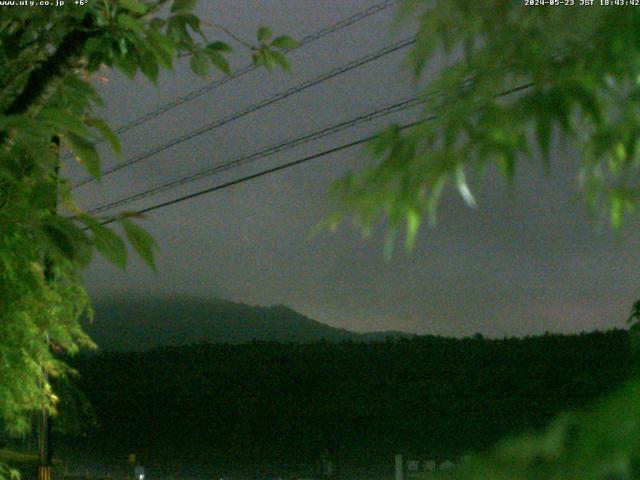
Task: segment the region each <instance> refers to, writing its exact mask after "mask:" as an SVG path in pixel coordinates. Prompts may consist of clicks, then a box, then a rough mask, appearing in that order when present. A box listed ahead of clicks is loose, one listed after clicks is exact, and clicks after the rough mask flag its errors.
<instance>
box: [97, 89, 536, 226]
mask: <svg viewBox="0 0 640 480" xmlns="http://www.w3.org/2000/svg"><path fill="white" fill-rule="evenodd" d="M532 86H533V83H526V84H522V85H519V86H516V87H514V88H511V89H508V90H505V91H503V92H501V93H499V94H498V95H496V97H503V96H506V95H511V94H513V93H517V92H520V91H523V90H527V89H529V88H531V87H532ZM437 117H438V115H430V116H429V117H427V118H424V119H422V120H417V121H413V122H410V123H405V124H403V125H400V126H399V129H400V130H406V129H408V128H411V127H414V126H416V125H419V124H421V123H425V122H429V121H432V120H435V119H436V118H437ZM377 137H378V134H373V135H368V136H366V137H361V138H359V139H358V140H355V141H352V142H348V143H344V144H342V145H339V146H337V147H333V148H330V149H327V150H324V151H322V152H319V153H315V154H311V155H308V156H305V157H303V158H300V159H298V160H294V161H292V162H287V163H284V164H282V165H278V166H276V167H272V168H268V169H265V170H262V171H260V172H257V173H254V174H251V175H246V176H243V177H240V178H238V179H236V180H231V181H229V182H225V183H222V184H219V185H215V186H213V187H208V188H205V189H203V190H199V191H197V192H194V193H190V194H187V195H183V196H181V197H178V198H175V199H173V200H168V201H166V202H162V203H157V204H155V205H151V206H149V207H146V208H143V209H141V210H137V211H136V213H137V214H139V215H144V214H145V213H149V212H152V211H154V210H158V209H160V208H164V207H168V206H170V205H175V204H176V203H180V202H184V201H186V200H191V199H192V198H197V197H199V196H201V195H205V194H207V193H212V192H215V191H218V190H222V189H224V188H228V187H232V186H234V185H238V184H240V183H244V182H247V181H249V180H253V179H255V178H259V177H262V176H265V175H270V174H272V173H275V172H278V171H281V170H284V169H287V168H290V167H294V166H296V165H300V164H302V163H306V162H309V161H311V160H315V159H317V158H321V157H325V156H327V155H331V154H333V153H337V152H340V151H342V150H347V149H349V148H353V147H355V146H358V145H362V144H363V143H367V142H369V141H371V140H373V139H375V138H377ZM115 221H116V218H110V219H107V220H105V221H103V222H102V224H103V225H106V224H109V223H113V222H115Z"/></svg>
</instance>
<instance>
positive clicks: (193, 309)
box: [87, 296, 410, 351]
mask: <svg viewBox="0 0 640 480" xmlns="http://www.w3.org/2000/svg"><path fill="white" fill-rule="evenodd" d="M95 312H96V313H95V320H94V322H93V323H92V324H88V325H87V331H88V332H89V334H90V335H91V337H92V338H93V339H94V340H95V341H96V343H97V344H98V346H99V347H100V348H101V349H103V350H130V351H137V350H148V349H150V348H155V347H158V346H161V345H188V344H192V343H199V342H211V343H243V342H249V341H252V340H261V341H277V342H313V341H317V340H321V339H325V340H328V341H341V340H353V341H372V340H382V339H384V338H386V337H388V336H391V337H398V336H410V335H409V334H406V333H401V332H395V331H389V332H371V333H356V332H351V331H349V330H345V329H341V328H335V327H331V326H329V325H326V324H323V323H320V322H318V321H316V320H312V319H310V318H308V317H305V316H304V315H302V314H300V313H298V312H296V311H295V310H293V309H291V308H289V307H286V306H284V305H276V306H271V307H261V306H250V305H246V304H243V303H235V302H229V301H226V300H218V299H202V298H191V297H180V296H174V297H163V296H144V297H133V296H124V297H119V298H116V297H111V298H104V299H101V300H98V301H96V302H95Z"/></svg>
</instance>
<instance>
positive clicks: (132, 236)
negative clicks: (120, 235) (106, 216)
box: [118, 218, 157, 270]
mask: <svg viewBox="0 0 640 480" xmlns="http://www.w3.org/2000/svg"><path fill="white" fill-rule="evenodd" d="M118 222H119V223H120V225H122V228H124V232H125V234H126V236H127V239H128V240H129V243H130V244H131V246H132V247H133V249H134V250H135V251H136V252H137V253H138V255H140V257H141V258H142V259H143V260H144V261H145V263H146V264H147V265H149V266H150V267H151V268H153V269H154V270H155V268H156V267H155V263H154V250H156V249H157V244H156V241H155V240H154V239H153V237H152V236H151V235H150V234H149V233H148V232H147V231H146V230H145V229H143V228H142V227H140V226H139V225H136V224H135V223H133V222H132V221H131V220H129V219H128V218H119V219H118Z"/></svg>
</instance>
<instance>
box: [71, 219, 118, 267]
mask: <svg viewBox="0 0 640 480" xmlns="http://www.w3.org/2000/svg"><path fill="white" fill-rule="evenodd" d="M79 218H80V221H81V222H82V223H84V224H85V225H86V226H87V227H89V229H90V230H91V232H92V233H93V244H94V246H95V247H96V249H97V250H98V251H99V252H100V253H101V254H102V255H104V257H105V258H106V259H107V260H109V261H110V262H111V263H113V264H115V265H117V266H118V267H119V268H120V269H122V270H124V269H125V268H126V266H127V246H126V244H125V243H124V240H122V238H120V236H118V235H117V234H116V233H115V232H114V231H113V230H111V229H110V228H107V227H105V226H104V225H102V224H101V223H100V222H99V221H97V220H96V219H95V218H93V217H90V216H89V215H81V216H80V217H79Z"/></svg>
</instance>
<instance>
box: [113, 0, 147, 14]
mask: <svg viewBox="0 0 640 480" xmlns="http://www.w3.org/2000/svg"><path fill="white" fill-rule="evenodd" d="M119 2H120V6H121V7H124V8H126V9H127V10H129V11H131V12H133V13H138V14H144V13H146V12H147V6H146V5H145V4H144V3H142V2H140V1H139V0H119Z"/></svg>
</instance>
